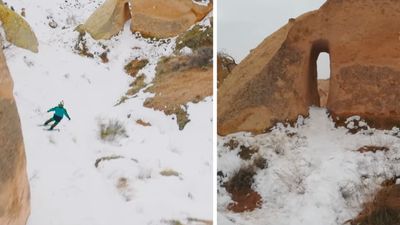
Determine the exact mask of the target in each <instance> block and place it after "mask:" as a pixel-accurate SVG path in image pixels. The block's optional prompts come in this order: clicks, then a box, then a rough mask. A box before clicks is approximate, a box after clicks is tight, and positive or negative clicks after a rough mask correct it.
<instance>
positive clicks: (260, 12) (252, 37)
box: [217, 0, 329, 78]
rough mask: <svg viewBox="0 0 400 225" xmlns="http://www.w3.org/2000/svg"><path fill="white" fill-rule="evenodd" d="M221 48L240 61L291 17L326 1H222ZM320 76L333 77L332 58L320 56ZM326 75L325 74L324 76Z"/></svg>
mask: <svg viewBox="0 0 400 225" xmlns="http://www.w3.org/2000/svg"><path fill="white" fill-rule="evenodd" d="M217 2H218V3H217V4H218V40H217V41H218V50H219V51H221V50H222V51H224V52H226V53H228V54H229V55H231V56H232V57H234V58H235V59H236V61H237V62H240V61H241V60H242V59H243V58H244V57H246V56H247V54H248V53H249V51H250V50H251V49H253V48H255V47H257V45H258V44H260V43H261V41H262V40H264V39H265V38H266V37H267V36H268V35H270V34H272V33H273V32H275V31H276V30H278V29H279V28H280V27H282V26H283V25H284V24H286V23H287V21H288V20H289V18H295V17H297V16H300V15H301V14H303V13H305V12H308V11H311V10H315V9H318V8H319V7H320V6H321V5H322V4H323V3H324V2H325V0H247V1H245V0H218V1H217ZM318 71H319V72H318V74H319V76H318V77H319V78H327V77H329V57H328V55H327V54H321V55H320V57H319V59H318ZM320 75H323V76H320Z"/></svg>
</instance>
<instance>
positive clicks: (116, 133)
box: [100, 120, 128, 142]
mask: <svg viewBox="0 0 400 225" xmlns="http://www.w3.org/2000/svg"><path fill="white" fill-rule="evenodd" d="M118 137H128V135H127V133H126V129H125V126H124V124H123V123H121V122H120V121H118V120H109V121H108V122H107V123H101V124H100V138H101V139H102V140H103V141H110V142H112V141H115V140H116V139H117V138H118Z"/></svg>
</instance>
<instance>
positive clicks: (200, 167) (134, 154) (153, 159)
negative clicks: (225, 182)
mask: <svg viewBox="0 0 400 225" xmlns="http://www.w3.org/2000/svg"><path fill="white" fill-rule="evenodd" d="M102 2H103V1H95V0H85V1H81V0H52V1H49V0H36V1H29V0H13V1H8V5H10V6H12V7H13V8H14V9H15V11H16V12H21V10H22V8H25V14H26V17H25V18H26V20H27V21H28V22H29V24H30V25H31V27H32V29H33V31H34V32H35V33H36V36H37V37H38V40H39V53H38V54H34V53H31V52H28V51H26V50H23V49H19V48H16V47H14V46H10V45H7V44H6V46H7V48H6V49H5V55H6V58H7V63H8V65H9V68H10V71H11V75H12V77H13V79H14V86H15V87H14V93H15V97H16V102H17V106H18V110H19V114H20V118H21V123H22V129H23V135H24V142H25V148H26V154H27V163H28V175H29V180H30V185H31V208H32V212H31V216H30V218H29V221H28V225H88V224H90V225H111V224H118V225H123V224H127V225H128V224H179V223H178V222H181V223H183V224H204V222H202V220H212V98H211V97H209V98H207V99H206V100H204V101H201V102H200V103H197V104H192V103H189V104H188V109H187V110H188V114H189V117H190V120H191V122H190V123H188V124H187V125H186V127H185V129H184V130H182V131H180V130H179V129H178V126H177V123H176V119H175V116H166V115H165V114H164V113H163V112H160V111H154V110H152V109H149V108H145V107H143V102H144V101H145V99H146V98H147V97H149V96H151V94H150V93H143V91H141V92H139V93H138V95H137V97H135V98H130V99H128V100H127V101H126V102H125V103H124V104H121V105H118V106H114V105H115V104H116V103H117V102H118V100H119V99H120V98H121V96H123V95H124V94H125V92H126V91H127V90H128V89H129V84H130V83H131V82H132V78H131V77H130V76H128V75H127V74H126V73H125V72H124V66H125V65H126V64H127V63H128V62H129V61H130V60H132V59H135V58H145V59H148V60H149V64H148V65H147V66H146V67H145V68H143V69H142V71H141V72H143V73H144V74H145V75H146V81H147V82H150V81H151V80H152V79H153V78H154V76H155V66H156V63H157V61H158V60H159V58H160V57H161V56H168V55H170V54H172V52H173V50H174V46H175V39H170V40H166V41H165V40H164V41H155V42H151V41H149V40H147V39H143V38H140V37H139V36H135V35H133V34H132V33H131V31H130V30H129V23H127V24H126V26H125V29H124V31H123V32H122V33H121V34H119V35H118V36H116V37H114V38H112V39H111V40H109V41H100V42H97V41H94V40H92V39H91V38H90V37H88V36H86V39H87V46H88V47H89V50H90V51H91V52H98V53H99V54H101V53H103V52H105V51H107V49H108V50H109V52H108V53H107V57H108V59H109V62H108V63H102V62H101V59H100V58H99V57H97V56H96V57H94V58H88V57H84V56H80V55H79V54H77V53H76V52H75V50H74V46H75V44H76V42H77V39H78V33H77V32H74V31H73V30H74V28H75V27H76V26H77V25H79V24H81V23H83V22H84V21H85V20H86V19H87V18H88V17H89V15H90V14H91V13H92V12H93V11H94V9H95V8H96V7H98V6H99V5H100V4H101V3H102ZM49 23H50V25H51V26H53V27H55V28H52V27H50V25H49ZM61 100H64V101H65V107H66V109H67V110H68V112H69V114H70V116H71V118H72V120H71V121H68V120H67V119H66V118H64V120H62V121H61V123H60V124H59V126H58V127H59V128H60V131H59V132H57V131H52V132H50V131H46V130H44V127H41V126H39V125H41V124H43V123H44V121H46V120H47V119H48V118H50V117H51V116H52V114H50V113H46V111H47V110H48V109H49V108H51V107H54V106H56V105H57V104H58V103H59V102H60V101H61ZM139 119H141V120H143V121H145V122H149V123H150V124H151V126H142V125H139V124H137V123H136V121H137V120H139ZM115 120H117V121H119V122H120V123H121V124H123V126H124V127H125V130H126V135H127V137H120V138H117V139H116V140H115V141H112V142H110V141H103V140H101V138H100V135H99V134H100V124H107V123H108V122H109V121H115ZM162 174H163V175H162Z"/></svg>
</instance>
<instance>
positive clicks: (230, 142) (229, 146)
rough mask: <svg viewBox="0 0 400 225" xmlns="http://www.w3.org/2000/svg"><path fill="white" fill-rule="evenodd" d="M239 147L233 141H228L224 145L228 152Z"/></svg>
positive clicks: (237, 143)
mask: <svg viewBox="0 0 400 225" xmlns="http://www.w3.org/2000/svg"><path fill="white" fill-rule="evenodd" d="M238 146H239V141H237V140H235V139H230V140H229V141H228V142H226V143H224V147H227V148H229V150H234V149H236V148H237V147H238Z"/></svg>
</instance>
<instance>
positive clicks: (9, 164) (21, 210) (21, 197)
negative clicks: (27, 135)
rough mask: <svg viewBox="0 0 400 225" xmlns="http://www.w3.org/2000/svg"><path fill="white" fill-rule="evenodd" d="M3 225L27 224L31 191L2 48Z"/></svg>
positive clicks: (0, 208)
mask: <svg viewBox="0 0 400 225" xmlns="http://www.w3.org/2000/svg"><path fill="white" fill-rule="evenodd" d="M0 131H1V132H0V224H2V225H3V224H4V225H24V224H26V221H27V218H28V216H29V213H30V203H29V202H30V192H29V184H28V178H27V173H26V159H25V150H24V144H23V138H22V131H21V126H20V120H19V117H18V112H17V107H16V104H15V100H14V97H13V82H12V79H11V76H10V73H9V71H8V68H7V65H6V61H5V57H4V55H3V52H2V50H1V48H0Z"/></svg>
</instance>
